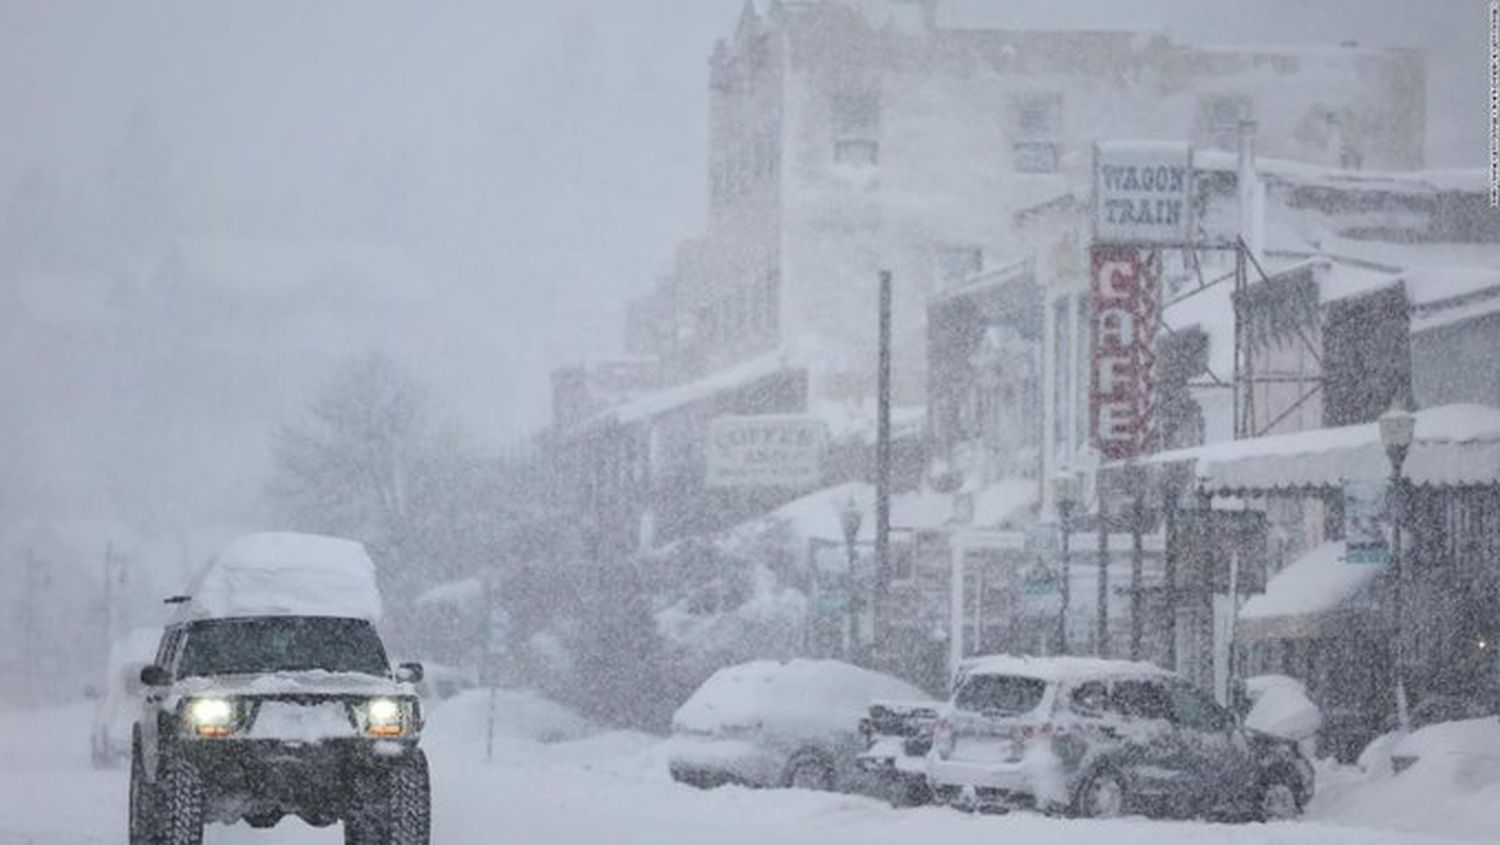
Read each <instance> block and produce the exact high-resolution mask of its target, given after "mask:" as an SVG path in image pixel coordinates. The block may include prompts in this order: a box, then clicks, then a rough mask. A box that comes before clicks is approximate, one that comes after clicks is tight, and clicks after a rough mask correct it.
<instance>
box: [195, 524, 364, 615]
mask: <svg viewBox="0 0 1500 845" xmlns="http://www.w3.org/2000/svg"><path fill="white" fill-rule="evenodd" d="M181 613H182V616H184V617H186V618H189V619H194V618H197V619H201V618H209V617H237V616H281V615H300V616H342V617H349V618H355V619H369V620H372V621H373V620H378V619H379V618H380V591H379V588H378V587H377V586H376V583H375V564H374V563H373V562H372V561H371V560H370V556H369V554H367V553H366V552H365V547H364V546H363V545H361V544H360V543H357V542H355V541H353V540H344V539H340V538H337V537H324V536H320V535H316V534H297V533H292V532H276V531H270V532H262V533H259V534H247V535H245V536H243V537H239V538H236V539H234V540H231V541H230V542H229V544H228V545H226V546H225V547H224V548H223V549H222V550H220V551H219V553H218V554H217V555H215V556H214V558H213V559H212V560H211V561H209V564H208V566H207V568H205V569H204V571H203V573H202V574H201V576H200V577H199V580H198V582H197V584H195V585H194V587H193V590H192V592H191V599H190V600H189V601H188V602H187V603H186V604H185V605H184V606H183V608H182V612H181Z"/></svg>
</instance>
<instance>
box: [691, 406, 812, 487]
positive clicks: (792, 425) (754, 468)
mask: <svg viewBox="0 0 1500 845" xmlns="http://www.w3.org/2000/svg"><path fill="white" fill-rule="evenodd" d="M827 438H828V427H827V426H826V425H825V424H824V423H823V421H821V420H818V419H814V418H811V417H805V416H783V415H760V416H732V417H718V418H716V419H714V420H711V421H710V422H709V424H708V449H707V465H708V466H707V470H708V473H707V479H706V481H707V484H708V486H709V487H790V488H811V487H816V486H817V485H818V484H819V483H820V482H821V481H822V469H823V447H824V443H825V442H826V441H827Z"/></svg>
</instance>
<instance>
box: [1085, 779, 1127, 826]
mask: <svg viewBox="0 0 1500 845" xmlns="http://www.w3.org/2000/svg"><path fill="white" fill-rule="evenodd" d="M1125 799H1126V792H1125V781H1124V779H1123V778H1121V777H1120V775H1119V774H1118V773H1117V772H1115V771H1114V770H1113V769H1099V770H1097V771H1095V772H1094V773H1093V774H1091V775H1089V777H1088V779H1087V780H1085V781H1084V782H1083V785H1082V786H1081V787H1079V789H1078V798H1077V800H1076V801H1075V802H1074V807H1073V809H1074V812H1075V813H1076V814H1077V815H1080V816H1084V817H1086V818H1091V819H1112V818H1116V817H1118V816H1122V815H1124V814H1125Z"/></svg>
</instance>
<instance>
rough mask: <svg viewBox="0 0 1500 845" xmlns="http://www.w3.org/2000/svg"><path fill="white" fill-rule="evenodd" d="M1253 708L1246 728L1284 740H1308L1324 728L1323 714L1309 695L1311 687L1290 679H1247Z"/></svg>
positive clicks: (1246, 719) (1272, 677) (1274, 677)
mask: <svg viewBox="0 0 1500 845" xmlns="http://www.w3.org/2000/svg"><path fill="white" fill-rule="evenodd" d="M1245 693H1246V694H1247V695H1249V696H1250V701H1251V702H1252V705H1251V707H1250V712H1249V713H1247V714H1246V715H1245V727H1248V728H1254V729H1255V730H1258V731H1263V732H1265V733H1268V734H1271V735H1273V736H1279V737H1282V738H1283V739H1291V740H1301V739H1307V738H1308V737H1311V736H1312V735H1314V734H1316V733H1317V732H1318V728H1320V727H1322V726H1323V714H1322V712H1321V711H1319V710H1318V705H1316V704H1314V703H1313V702H1312V699H1311V698H1309V697H1308V695H1307V687H1306V686H1304V685H1303V684H1302V682H1301V681H1299V680H1297V679H1295V678H1289V677H1287V676H1286V675H1256V676H1255V677H1253V678H1246V679H1245Z"/></svg>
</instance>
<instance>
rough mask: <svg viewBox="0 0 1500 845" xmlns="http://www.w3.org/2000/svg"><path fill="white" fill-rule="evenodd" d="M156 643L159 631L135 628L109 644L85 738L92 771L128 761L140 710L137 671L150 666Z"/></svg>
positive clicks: (139, 683) (139, 671)
mask: <svg viewBox="0 0 1500 845" xmlns="http://www.w3.org/2000/svg"><path fill="white" fill-rule="evenodd" d="M159 642H161V628H137V629H135V630H133V631H131V632H130V633H128V634H126V635H125V636H123V637H120V638H119V639H117V640H115V641H114V642H113V643H111V644H110V647H109V656H108V658H107V659H106V660H105V669H104V686H103V689H102V690H101V691H100V693H99V699H98V701H97V702H96V703H95V705H94V727H93V731H92V732H91V733H90V735H89V758H90V760H91V761H92V762H93V764H94V767H95V768H100V769H102V768H108V767H110V766H114V765H117V764H119V763H122V762H123V761H125V760H128V759H130V731H131V728H132V727H134V725H135V717H136V714H137V713H138V712H140V709H141V694H142V692H143V688H142V687H141V669H142V668H143V667H145V666H146V665H148V664H150V663H151V659H152V658H153V657H154V656H155V655H156V646H157V644H158V643H159Z"/></svg>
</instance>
